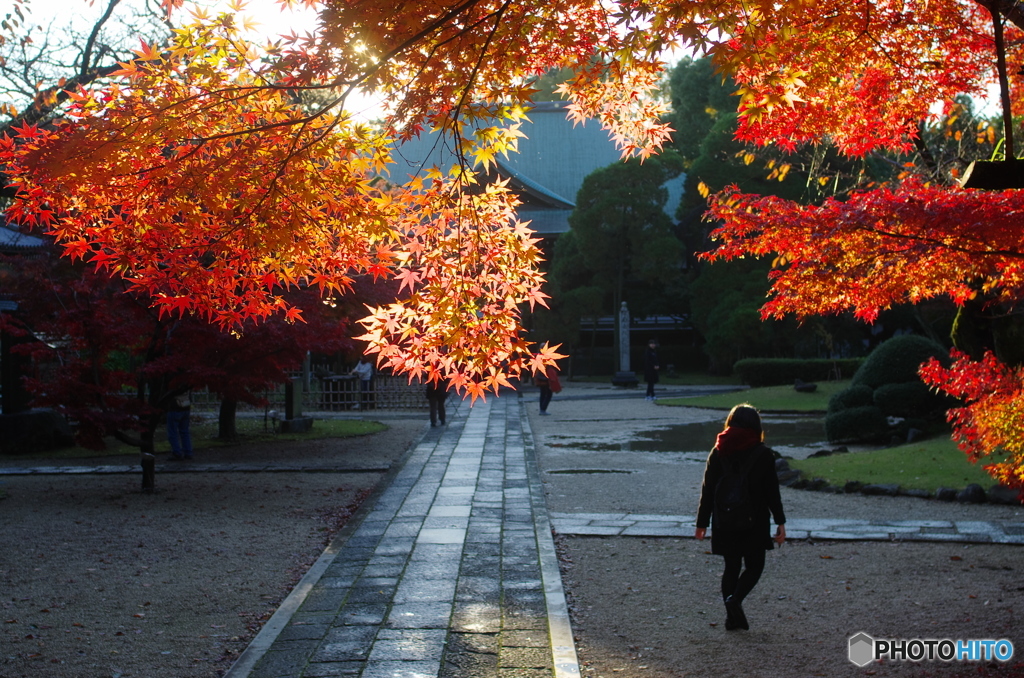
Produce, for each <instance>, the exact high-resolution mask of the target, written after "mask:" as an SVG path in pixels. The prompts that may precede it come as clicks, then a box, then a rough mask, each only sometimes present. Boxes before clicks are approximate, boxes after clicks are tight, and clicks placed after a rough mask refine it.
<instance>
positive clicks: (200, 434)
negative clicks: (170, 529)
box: [11, 417, 387, 459]
mask: <svg viewBox="0 0 1024 678" xmlns="http://www.w3.org/2000/svg"><path fill="white" fill-rule="evenodd" d="M236 427H237V429H238V440H236V441H231V442H229V441H222V440H218V439H217V420H216V419H212V420H210V419H206V418H203V419H197V418H195V417H193V421H192V426H191V434H192V447H193V449H196V450H204V449H211V448H217V447H230V446H233V445H238V444H242V443H245V444H248V443H263V442H288V441H295V440H319V439H321V438H347V437H350V436H361V435H367V434H370V433H377V432H379V431H384V430H386V429H387V426H385V425H384V424H382V423H380V422H378V421H362V420H355V419H317V420H316V421H315V422H313V428H312V429H311V430H310V431H307V432H306V433H275V432H274V431H273V428H272V426H271V424H270V423H269V422H268V423H267V424H266V425H264V422H263V418H262V417H260V418H248V417H246V418H241V417H240V418H238V419H237V420H236ZM106 442H107V448H106V449H105V450H88V449H85V448H83V447H68V448H63V449H59V450H50V451H46V452H35V453H30V454H24V455H20V454H19V455H11V457H12V458H14V457H16V458H19V459H81V458H87V457H107V456H122V455H126V454H134V453H137V452H138V451H139V448H137V447H132V446H131V445H127V444H125V443H122V442H120V441H118V440H114V439H112V438H111V439H108V440H107V441H106ZM155 448H156V452H157V453H161V452H170V450H171V446H170V443H168V442H167V432H166V430H165V429H164V427H163V426H161V427H160V428H158V429H157V431H156V442H155Z"/></svg>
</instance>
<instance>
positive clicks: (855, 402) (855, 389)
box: [828, 384, 875, 412]
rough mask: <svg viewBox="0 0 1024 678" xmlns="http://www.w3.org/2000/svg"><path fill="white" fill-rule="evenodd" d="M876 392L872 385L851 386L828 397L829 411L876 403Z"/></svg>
mask: <svg viewBox="0 0 1024 678" xmlns="http://www.w3.org/2000/svg"><path fill="white" fill-rule="evenodd" d="M874 404H875V400H874V394H873V391H872V390H871V387H870V386H864V385H863V384H861V385H859V386H851V387H850V388H848V389H846V390H845V391H840V392H839V393H837V394H835V395H834V396H832V397H831V398H829V399H828V411H829V412H838V411H840V410H845V409H848V408H851V407H864V406H867V405H874Z"/></svg>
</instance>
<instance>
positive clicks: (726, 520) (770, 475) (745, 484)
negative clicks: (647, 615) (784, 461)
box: [694, 403, 786, 631]
mask: <svg viewBox="0 0 1024 678" xmlns="http://www.w3.org/2000/svg"><path fill="white" fill-rule="evenodd" d="M769 514H770V516H771V517H773V518H774V519H775V524H776V525H778V527H777V529H776V531H775V537H774V540H775V542H776V543H778V544H779V545H780V546H781V545H782V543H783V542H785V541H786V527H785V523H786V514H785V513H784V512H783V510H782V497H781V496H780V494H779V479H778V476H776V475H775V452H774V451H773V450H771V449H770V448H769V447H767V446H765V444H764V432H763V431H762V429H761V415H759V414H758V412H757V410H756V409H754V408H753V407H752V406H751V405H747V404H745V403H744V404H742V405H737V406H736V407H734V408H732V411H731V412H729V416H728V418H726V420H725V429H724V430H723V431H722V432H721V433H719V434H718V439H717V441H716V444H715V447H714V449H712V450H711V453H710V454H709V455H708V460H707V465H706V466H705V468H704V483H703V485H701V489H700V505H699V507H698V509H697V529H696V531H695V532H694V536H695V537H696V538H697V539H700V540H703V539H704V536H705V535H706V533H707V528H708V525H709V524H710V525H711V552H712V553H714V554H716V555H720V556H724V557H725V571H724V572H723V573H722V599H723V600H724V601H725V612H726V619H725V628H726V629H727V630H729V631H732V630H734V629H748V628H750V627H749V625H748V623H747V617H746V615H745V614H744V613H743V606H742V603H743V599H744V598H746V597H747V594H749V593H750V591H751V590H752V589H753V588H754V586H755V585H756V584H757V582H758V580H759V579H760V578H761V573H762V572H763V571H764V560H765V552H766V551H770V550H772V548H774V547H773V544H772V537H771V536H770V534H771V523H770V519H769ZM744 566H745V568H744ZM741 569H743V571H742V573H741V572H740V570H741Z"/></svg>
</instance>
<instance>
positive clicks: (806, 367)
mask: <svg viewBox="0 0 1024 678" xmlns="http://www.w3.org/2000/svg"><path fill="white" fill-rule="evenodd" d="M863 361H864V359H863V358H841V359H836V360H823V359H811V360H798V359H795V358H744V359H743V360H738V361H736V363H735V364H734V365H733V366H732V369H733V373H734V374H736V375H738V376H739V378H740V381H741V382H742V383H744V384H747V385H748V386H753V387H759V386H781V385H785V384H792V383H793V382H795V381H796V380H797V379H801V380H803V381H809V382H813V381H828V380H829V379H836V378H839V379H849V378H850V375H852V374H853V373H854V372H856V371H857V369H858V368H859V367H860V364H861V363H862V362H863ZM837 368H838V370H839V374H838V375H837V374H836V373H835V371H836V369H837Z"/></svg>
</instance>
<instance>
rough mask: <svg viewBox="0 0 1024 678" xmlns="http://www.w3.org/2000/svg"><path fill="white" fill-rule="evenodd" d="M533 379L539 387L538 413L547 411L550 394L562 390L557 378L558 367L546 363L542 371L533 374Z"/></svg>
mask: <svg viewBox="0 0 1024 678" xmlns="http://www.w3.org/2000/svg"><path fill="white" fill-rule="evenodd" d="M533 381H534V383H535V384H537V388H539V389H540V413H541V414H547V413H548V405H550V404H551V396H552V395H553V394H555V393H558V392H560V391H561V390H562V383H561V381H560V380H559V379H558V368H557V367H554V366H552V365H548V366H547V367H545V368H544V372H543V373H538V374H536V375H535V376H534V378H533Z"/></svg>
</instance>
